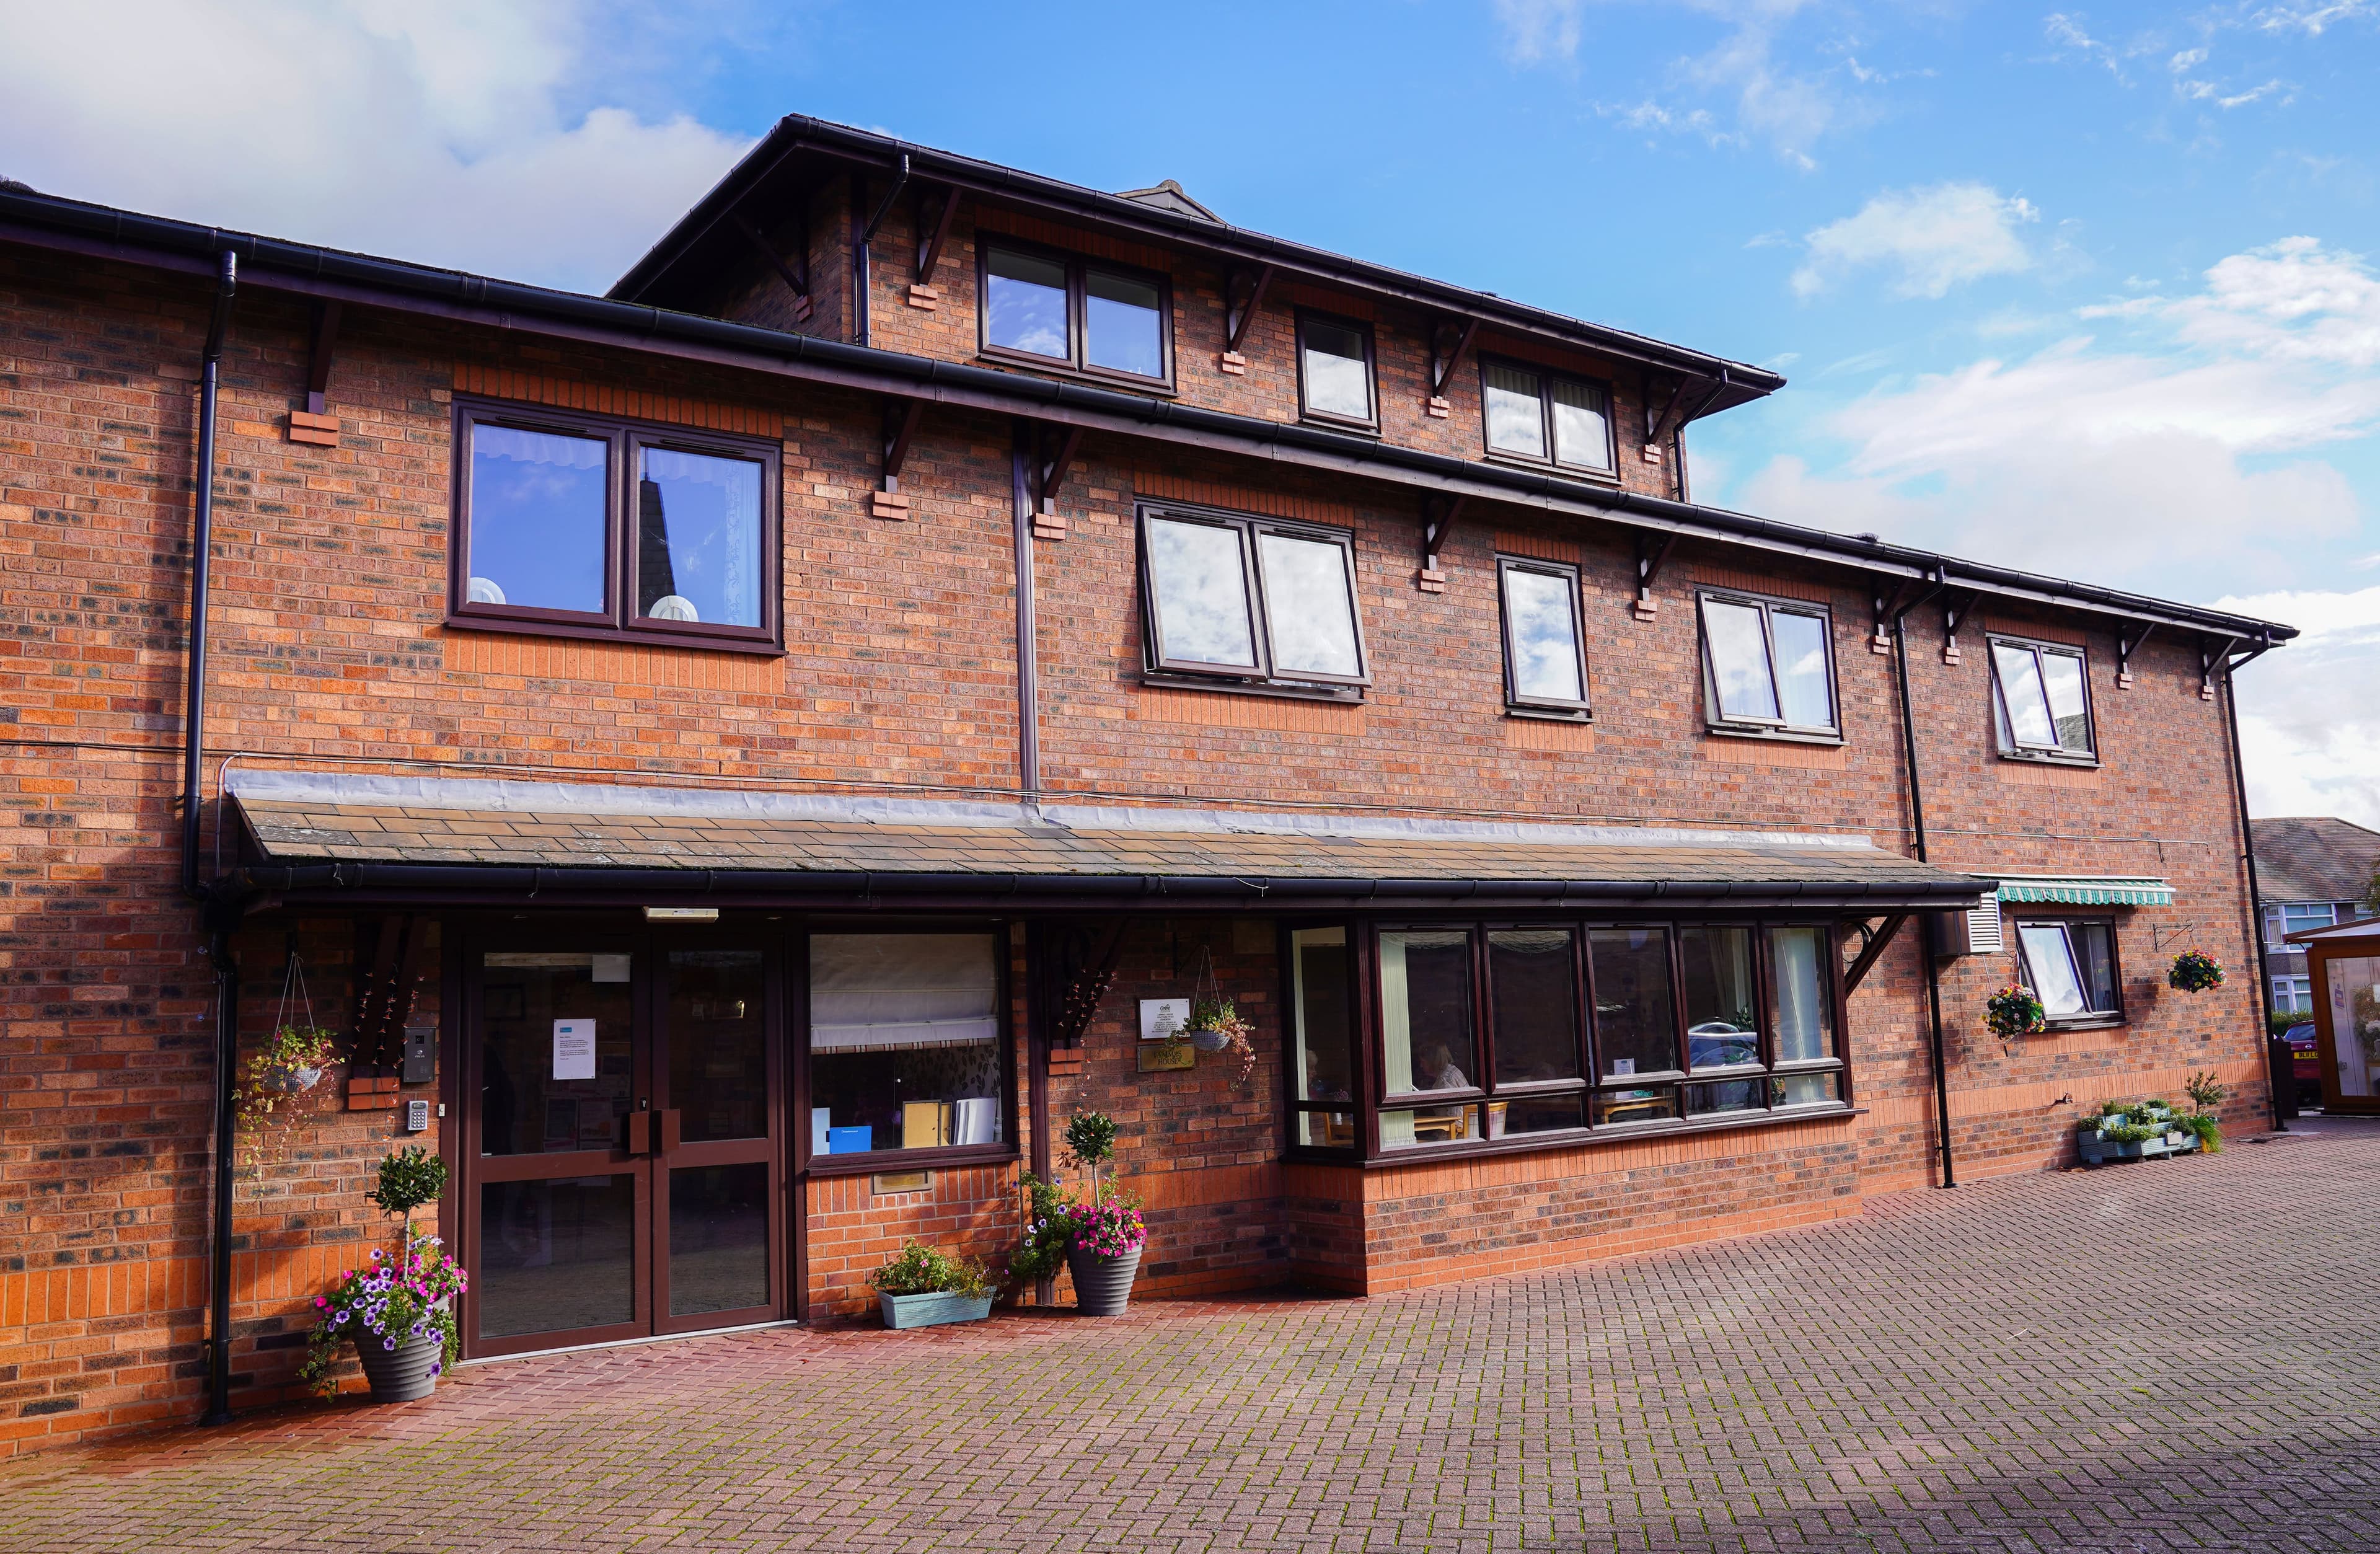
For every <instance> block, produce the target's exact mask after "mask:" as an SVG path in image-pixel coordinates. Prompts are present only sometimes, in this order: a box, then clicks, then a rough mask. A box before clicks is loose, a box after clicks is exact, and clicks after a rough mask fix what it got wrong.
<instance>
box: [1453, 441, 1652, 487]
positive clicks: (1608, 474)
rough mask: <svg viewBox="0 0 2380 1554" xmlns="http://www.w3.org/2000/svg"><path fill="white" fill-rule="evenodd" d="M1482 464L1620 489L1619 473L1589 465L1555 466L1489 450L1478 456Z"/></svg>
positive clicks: (1548, 462) (1541, 460) (1539, 459)
mask: <svg viewBox="0 0 2380 1554" xmlns="http://www.w3.org/2000/svg"><path fill="white" fill-rule="evenodd" d="M1480 462H1481V463H1483V464H1500V465H1502V466H1503V467H1505V468H1507V469H1528V470H1534V471H1535V472H1536V473H1537V474H1540V475H1557V476H1560V478H1561V479H1563V480H1584V481H1585V482H1586V483H1587V484H1589V485H1596V486H1609V487H1611V488H1612V489H1613V490H1615V491H1617V490H1618V489H1619V488H1620V472H1619V471H1618V470H1616V469H1602V468H1597V467H1596V466H1594V465H1591V464H1556V463H1555V462H1554V461H1553V460H1552V459H1549V458H1531V457H1530V456H1529V455H1526V454H1508V453H1504V452H1502V451H1500V450H1499V449H1496V448H1490V449H1488V451H1487V452H1486V453H1484V454H1482V455H1480Z"/></svg>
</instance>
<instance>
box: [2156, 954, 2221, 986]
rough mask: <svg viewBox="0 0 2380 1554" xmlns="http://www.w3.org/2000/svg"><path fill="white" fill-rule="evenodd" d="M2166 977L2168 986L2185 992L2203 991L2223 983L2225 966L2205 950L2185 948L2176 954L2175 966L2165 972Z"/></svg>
mask: <svg viewBox="0 0 2380 1554" xmlns="http://www.w3.org/2000/svg"><path fill="white" fill-rule="evenodd" d="M2165 979H2166V983H2167V985H2168V987H2173V988H2178V989H2180V990H2181V991H2183V992H2185V993H2203V992H2204V991H2206V990H2207V989H2209V988H2219V987H2221V986H2222V985H2223V966H2222V964H2221V963H2220V962H2218V961H2217V960H2216V958H2215V957H2214V956H2213V955H2210V954H2208V953H2205V952H2204V951H2203V950H2184V951H2183V952H2182V953H2180V954H2179V955H2176V956H2174V958H2173V967H2172V969H2170V970H2169V971H2168V972H2167V973H2166V974H2165Z"/></svg>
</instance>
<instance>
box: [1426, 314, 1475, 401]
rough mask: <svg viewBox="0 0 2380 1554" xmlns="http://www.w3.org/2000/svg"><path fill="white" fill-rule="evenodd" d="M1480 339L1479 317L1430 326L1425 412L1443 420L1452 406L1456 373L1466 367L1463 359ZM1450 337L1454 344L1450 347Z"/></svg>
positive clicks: (1439, 322)
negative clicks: (1451, 390) (1450, 397)
mask: <svg viewBox="0 0 2380 1554" xmlns="http://www.w3.org/2000/svg"><path fill="white" fill-rule="evenodd" d="M1478 335H1479V320H1478V319H1477V318H1476V317H1472V318H1465V319H1462V320H1455V319H1440V320H1439V321H1438V322H1435V323H1433V324H1431V325H1430V326H1429V398H1428V399H1427V401H1425V402H1424V403H1423V405H1422V409H1423V410H1424V411H1426V412H1427V413H1428V414H1429V415H1432V416H1435V417H1437V418H1438V419H1439V420H1444V419H1446V417H1447V414H1448V410H1449V406H1448V404H1447V398H1446V391H1447V388H1448V385H1450V384H1451V383H1452V382H1454V370H1455V369H1456V368H1457V367H1459V366H1461V365H1462V364H1463V353H1464V352H1465V351H1468V350H1469V349H1470V348H1471V342H1472V341H1473V340H1475V339H1476V338H1478ZM1449 337H1451V338H1452V340H1453V344H1452V345H1451V346H1450V345H1448V344H1447V341H1448V339H1449Z"/></svg>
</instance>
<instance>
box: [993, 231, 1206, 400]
mask: <svg viewBox="0 0 2380 1554" xmlns="http://www.w3.org/2000/svg"><path fill="white" fill-rule="evenodd" d="M1170 312H1171V310H1170V306H1169V297H1168V296H1167V290H1166V285H1165V281H1164V277H1162V276H1160V275H1155V274H1150V273H1146V272H1142V271H1137V270H1132V269H1127V268H1125V267H1124V266H1122V265H1112V264H1106V263H1101V262H1097V261H1090V260H1086V259H1083V258H1081V257H1080V256H1078V255H1071V254H1063V253H1057V252H1051V251H1045V250H1041V249H1029V248H1025V247H1022V246H1012V245H1009V244H1004V243H1002V244H992V243H987V244H986V245H985V246H984V250H983V308H982V317H983V326H982V349H983V354H984V355H986V356H988V357H992V358H999V359H1004V360H1008V361H1013V362H1015V363H1017V364H1018V365H1020V366H1026V367H1038V368H1043V369H1048V370H1059V371H1075V372H1081V373H1085V374H1087V375H1088V376H1092V377H1099V378H1110V379H1122V380H1124V381H1127V382H1139V383H1144V384H1146V383H1156V384H1160V385H1166V386H1170V385H1171V383H1172V377H1173V352H1172V327H1171V321H1170Z"/></svg>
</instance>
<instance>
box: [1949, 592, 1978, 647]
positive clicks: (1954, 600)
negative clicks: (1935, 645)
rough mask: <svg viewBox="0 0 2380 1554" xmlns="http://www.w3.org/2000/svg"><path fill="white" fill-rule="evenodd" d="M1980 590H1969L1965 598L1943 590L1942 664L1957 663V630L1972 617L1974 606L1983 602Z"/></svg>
mask: <svg viewBox="0 0 2380 1554" xmlns="http://www.w3.org/2000/svg"><path fill="white" fill-rule="evenodd" d="M1983 598H1984V595H1983V591H1982V590H1981V589H1970V590H1969V591H1968V593H1967V597H1966V598H1964V599H1961V598H1959V597H1958V596H1957V595H1956V594H1954V593H1951V592H1949V590H1947V589H1946V590H1944V592H1943V594H1942V662H1944V663H1956V662H1959V628H1960V627H1961V626H1962V625H1966V624H1967V622H1968V621H1969V620H1970V619H1971V618H1972V617H1973V615H1974V613H1975V606H1976V605H1977V604H1980V603H1981V602H1983Z"/></svg>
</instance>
